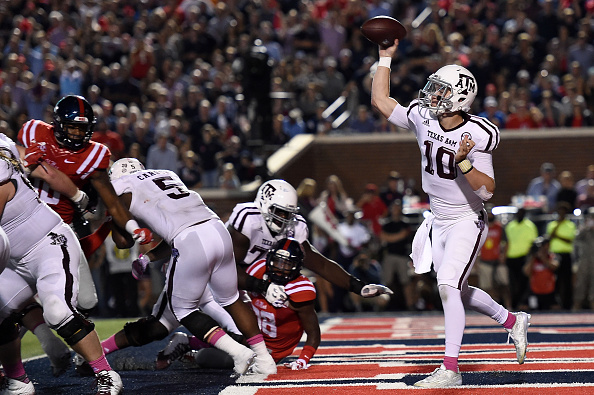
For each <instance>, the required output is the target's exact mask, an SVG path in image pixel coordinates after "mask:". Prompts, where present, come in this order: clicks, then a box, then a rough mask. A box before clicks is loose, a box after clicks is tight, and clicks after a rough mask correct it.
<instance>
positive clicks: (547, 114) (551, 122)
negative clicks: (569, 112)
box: [538, 89, 565, 128]
mask: <svg viewBox="0 0 594 395" xmlns="http://www.w3.org/2000/svg"><path fill="white" fill-rule="evenodd" d="M538 109H539V110H540V112H542V114H543V126H545V127H549V128H552V127H559V126H562V125H564V124H565V113H564V112H563V106H562V105H561V103H559V101H557V100H556V99H555V98H554V97H553V93H552V92H551V91H550V90H548V89H547V90H545V91H543V92H542V101H541V103H540V104H539V106H538Z"/></svg>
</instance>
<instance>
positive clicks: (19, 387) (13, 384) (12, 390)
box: [0, 375, 35, 395]
mask: <svg viewBox="0 0 594 395" xmlns="http://www.w3.org/2000/svg"><path fill="white" fill-rule="evenodd" d="M34 394H35V387H33V383H32V382H31V381H29V382H28V383H24V382H22V381H20V380H17V379H11V378H9V377H6V376H4V375H2V377H0V395H34Z"/></svg>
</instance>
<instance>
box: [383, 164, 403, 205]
mask: <svg viewBox="0 0 594 395" xmlns="http://www.w3.org/2000/svg"><path fill="white" fill-rule="evenodd" d="M404 187H405V185H404V180H403V179H402V177H401V176H400V173H398V172H397V171H396V170H392V171H391V172H390V173H388V181H387V184H386V185H385V186H384V187H382V188H381V189H380V193H379V197H380V198H381V199H382V201H383V202H384V204H385V205H386V207H390V205H391V204H392V202H394V201H395V200H402V197H403V196H404V191H405V188H404Z"/></svg>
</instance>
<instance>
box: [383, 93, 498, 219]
mask: <svg viewBox="0 0 594 395" xmlns="http://www.w3.org/2000/svg"><path fill="white" fill-rule="evenodd" d="M462 114H463V117H464V122H462V124H460V125H459V126H457V127H455V128H453V129H449V130H446V129H444V128H443V127H442V126H441V125H440V124H439V121H438V119H437V117H435V116H432V115H431V113H430V112H429V110H427V109H426V108H421V106H420V105H419V103H418V101H417V100H413V101H412V102H411V104H410V105H409V106H408V107H403V106H401V105H400V104H398V105H396V108H394V111H392V114H391V115H390V117H389V118H388V121H390V122H391V123H393V124H394V125H397V126H399V127H401V128H405V129H410V130H412V131H414V133H415V135H416V137H417V142H418V144H419V148H420V150H421V157H422V161H421V165H422V169H421V172H422V186H423V191H425V193H427V195H429V202H430V206H431V211H432V212H433V214H434V215H435V216H436V218H438V219H456V218H461V217H465V216H467V215H473V214H474V213H477V212H479V211H480V210H482V209H483V200H482V199H481V198H480V197H479V196H477V195H476V194H475V193H474V191H473V189H472V187H471V186H470V184H469V183H468V181H467V180H466V177H465V176H464V175H463V174H462V172H461V171H460V169H459V168H458V166H456V162H455V160H454V158H455V156H456V152H457V151H458V145H459V143H460V141H462V139H463V138H464V137H465V136H468V138H469V139H471V140H472V141H474V143H475V144H476V145H475V146H474V147H473V148H472V150H471V151H470V153H469V154H468V156H467V158H468V159H469V160H470V162H471V163H472V165H473V166H474V167H475V168H476V169H477V170H479V171H481V172H482V173H485V174H486V175H488V176H489V177H491V178H493V179H495V176H494V172H493V158H492V151H493V150H494V149H495V148H497V145H498V144H499V129H498V128H497V126H495V125H494V124H493V123H491V122H490V121H488V120H487V119H485V118H482V117H478V116H475V115H470V114H467V113H462Z"/></svg>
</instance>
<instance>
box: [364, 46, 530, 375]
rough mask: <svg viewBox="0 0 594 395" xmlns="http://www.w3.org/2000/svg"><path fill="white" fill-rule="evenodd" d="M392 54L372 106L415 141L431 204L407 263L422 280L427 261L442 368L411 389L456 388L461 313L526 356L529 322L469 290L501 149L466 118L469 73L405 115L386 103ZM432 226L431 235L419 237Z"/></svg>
mask: <svg viewBox="0 0 594 395" xmlns="http://www.w3.org/2000/svg"><path fill="white" fill-rule="evenodd" d="M397 48H398V40H395V41H394V43H393V45H391V46H390V47H388V48H384V47H380V48H379V56H380V60H379V62H378V66H377V70H376V71H375V75H374V77H373V82H372V96H371V104H372V106H373V107H375V108H376V109H377V110H378V111H379V112H380V113H381V114H383V115H384V116H385V117H386V118H387V119H388V121H389V122H391V123H393V124H395V125H397V126H399V127H401V128H404V129H409V130H411V131H413V132H414V133H415V135H416V137H417V141H418V144H419V148H420V150H421V158H422V159H421V172H422V187H423V190H424V191H425V192H426V193H427V195H428V196H429V202H430V208H431V213H432V215H431V216H430V219H429V220H427V222H425V223H424V224H422V225H421V227H420V228H419V230H418V231H417V235H416V236H415V238H417V240H415V241H414V242H413V263H414V264H415V271H417V273H422V272H427V271H429V270H430V268H431V264H430V263H431V260H432V263H433V268H434V270H435V272H436V273H437V283H438V287H439V295H440V297H441V300H442V304H443V310H444V316H445V358H444V363H443V364H442V365H441V366H440V367H439V368H437V369H435V371H434V372H433V373H432V374H431V375H430V376H428V377H427V378H425V379H423V380H421V381H418V382H417V383H415V386H419V387H449V386H456V385H461V384H462V376H461V375H460V373H459V370H458V355H459V352H460V346H461V343H462V335H463V333H464V326H465V308H469V309H472V310H475V311H478V312H480V313H482V314H485V315H488V316H490V317H491V318H493V319H494V320H496V321H497V322H498V323H500V324H501V325H503V326H504V327H505V328H506V330H507V331H508V333H509V335H510V336H511V337H512V339H513V341H514V344H515V347H516V357H517V360H518V362H519V363H523V362H524V358H525V354H526V346H527V329H528V325H529V319H530V315H529V314H526V313H524V312H519V313H510V312H509V311H507V310H506V309H505V308H504V307H503V306H501V305H500V304H498V303H497V302H495V301H494V300H493V299H492V298H491V297H490V296H489V295H488V294H487V293H486V292H484V291H482V290H480V289H478V288H475V287H471V286H469V285H468V276H469V274H470V271H471V269H472V266H473V265H474V262H475V260H476V257H477V254H478V252H479V251H480V249H481V247H482V245H483V243H484V242H485V239H486V236H487V232H488V226H489V225H488V222H487V215H486V212H485V209H484V204H483V202H484V201H486V200H488V199H490V198H491V196H492V195H493V192H494V190H495V178H494V172H493V162H492V151H493V150H494V149H495V148H496V147H497V145H498V143H499V129H498V128H497V126H495V125H494V124H493V123H491V122H490V121H488V120H487V119H485V118H482V117H477V116H475V115H471V114H468V111H469V110H470V108H471V105H472V102H473V100H474V99H475V97H476V94H477V89H478V87H477V82H476V79H475V78H474V76H473V75H472V73H470V72H469V71H468V70H467V69H465V68H464V67H462V66H458V65H447V66H444V67H442V68H440V69H439V70H437V71H436V72H435V73H434V74H432V75H430V76H429V78H428V81H427V84H426V85H425V87H424V88H423V89H422V90H421V91H420V92H419V97H418V99H417V100H413V101H412V102H411V103H410V104H409V105H408V107H404V106H402V105H400V104H399V103H398V102H397V101H396V100H395V99H393V98H391V97H390V96H389V94H390V66H391V61H392V57H393V56H394V54H395V53H396V49H397ZM431 221H432V226H430V227H429V229H430V232H428V231H426V232H421V230H423V229H427V228H428V226H427V225H428V224H429V225H431V224H430V222H431ZM423 235H426V236H423ZM429 235H430V236H429ZM419 239H421V240H419ZM415 242H416V243H415ZM425 242H426V243H431V244H430V251H431V252H430V254H429V255H430V256H429V257H427V256H426V255H427V254H426V255H423V254H420V255H421V258H423V259H419V256H417V255H416V254H415V253H414V251H415V244H416V245H419V244H420V245H426V244H424V243H425ZM420 251H423V248H421V249H420ZM427 258H428V259H427ZM423 262H429V264H428V265H426V266H427V267H426V268H421V267H420V266H421V263H423Z"/></svg>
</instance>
